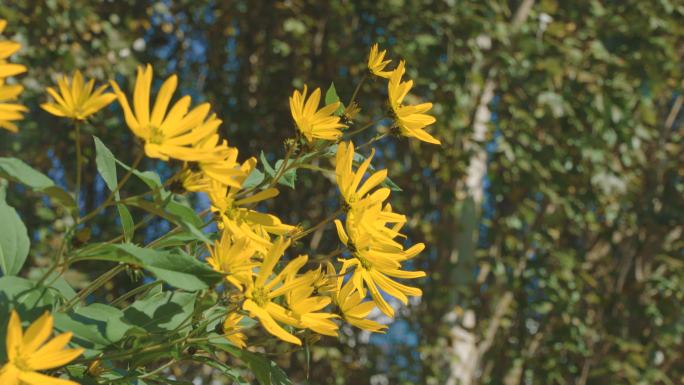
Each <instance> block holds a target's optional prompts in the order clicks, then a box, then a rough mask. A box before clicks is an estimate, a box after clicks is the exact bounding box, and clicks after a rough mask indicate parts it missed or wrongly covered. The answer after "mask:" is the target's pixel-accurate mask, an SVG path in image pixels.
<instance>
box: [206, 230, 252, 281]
mask: <svg viewBox="0 0 684 385" xmlns="http://www.w3.org/2000/svg"><path fill="white" fill-rule="evenodd" d="M207 249H209V254H210V256H209V257H208V258H207V263H208V264H209V265H210V266H211V267H212V268H213V269H214V270H216V271H218V272H220V273H223V274H226V280H227V281H228V282H230V283H231V284H233V285H234V286H235V287H237V288H238V289H242V284H241V283H240V282H244V281H248V280H249V279H250V277H251V276H252V268H254V267H255V266H256V265H257V263H256V262H254V261H253V260H252V257H253V256H254V253H255V250H254V248H253V247H252V246H251V245H250V243H249V241H248V240H247V239H246V238H242V239H238V240H237V241H233V239H232V237H231V234H230V233H229V232H228V231H223V233H222V234H221V239H220V240H217V241H215V242H214V246H213V247H212V246H210V245H207Z"/></svg>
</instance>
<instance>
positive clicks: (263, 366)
mask: <svg viewBox="0 0 684 385" xmlns="http://www.w3.org/2000/svg"><path fill="white" fill-rule="evenodd" d="M212 345H213V346H215V347H217V348H219V349H221V350H223V351H225V352H227V353H229V354H230V355H232V356H233V357H236V358H239V359H240V360H241V361H243V362H244V363H246V364H247V366H248V367H249V369H250V370H251V371H252V372H253V373H254V376H255V377H256V379H257V381H258V382H259V384H260V385H292V381H290V379H289V378H287V374H285V372H283V370H282V369H280V368H279V367H278V365H276V363H275V362H273V361H271V360H269V359H268V358H266V357H264V356H262V355H259V354H256V353H252V352H249V351H247V350H240V349H238V348H236V347H235V346H233V345H230V344H228V343H227V342H223V341H220V342H219V341H217V342H214V343H212Z"/></svg>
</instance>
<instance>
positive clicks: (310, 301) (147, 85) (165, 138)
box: [0, 22, 440, 385]
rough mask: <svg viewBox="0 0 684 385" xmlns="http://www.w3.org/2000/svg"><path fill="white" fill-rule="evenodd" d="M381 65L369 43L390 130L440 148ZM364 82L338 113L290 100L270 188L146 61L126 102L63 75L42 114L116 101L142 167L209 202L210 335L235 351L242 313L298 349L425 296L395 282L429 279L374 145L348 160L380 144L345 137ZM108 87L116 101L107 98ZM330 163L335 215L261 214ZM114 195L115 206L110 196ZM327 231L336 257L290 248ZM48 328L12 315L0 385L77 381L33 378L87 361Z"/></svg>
mask: <svg viewBox="0 0 684 385" xmlns="http://www.w3.org/2000/svg"><path fill="white" fill-rule="evenodd" d="M4 26H5V24H4V22H2V23H0V30H2V29H3V28H4ZM19 47H20V46H19V45H18V44H17V43H13V42H9V41H0V101H5V100H8V99H12V98H15V97H16V96H17V95H18V94H19V93H20V92H21V87H20V86H9V85H5V84H4V79H5V77H7V76H11V75H16V74H18V73H21V72H23V71H25V70H26V68H24V67H23V66H20V65H16V64H10V63H8V62H7V61H6V60H5V59H7V58H8V57H9V55H11V54H13V53H14V52H16V51H17V50H18V49H19ZM385 56H386V51H382V52H380V51H379V49H378V47H377V45H374V46H373V47H372V48H371V52H370V56H369V59H368V70H369V73H370V74H371V75H373V76H378V77H380V78H383V79H387V95H388V100H389V103H388V104H389V106H390V107H391V108H390V110H391V119H392V122H393V125H392V129H393V131H392V132H393V133H396V134H401V135H402V136H405V137H409V138H417V139H419V140H421V141H424V142H428V143H435V144H439V143H440V142H439V140H437V139H435V138H434V137H433V136H431V135H430V134H428V133H427V132H426V131H425V127H426V126H428V125H430V124H432V123H434V122H435V119H434V118H433V117H432V116H430V115H427V114H426V112H427V111H428V110H430V108H431V107H432V104H431V103H422V104H417V105H407V104H405V103H404V100H405V98H406V96H407V94H408V92H409V91H410V89H411V87H412V85H413V83H412V81H410V80H408V81H405V80H402V78H403V76H404V72H405V63H404V62H403V61H400V62H399V64H398V65H397V66H396V68H395V69H393V70H388V69H387V66H388V65H390V64H391V60H388V59H385ZM365 79H366V77H364V79H363V80H362V81H361V82H360V84H359V85H358V87H357V90H356V91H355V92H354V96H352V101H351V102H350V103H349V105H348V106H346V108H345V106H343V105H342V103H341V102H340V101H339V97H337V96H336V95H335V98H334V99H336V100H337V101H332V102H328V103H326V105H325V106H323V107H320V103H321V89H320V88H316V89H315V90H314V91H313V92H311V93H310V94H309V92H308V91H309V90H308V86H306V85H305V86H304V87H303V90H302V91H301V92H300V91H299V90H295V91H294V92H293V94H292V96H291V97H290V99H289V105H290V111H291V114H292V120H293V124H294V126H295V127H296V132H295V137H294V139H290V140H288V141H287V142H286V144H287V146H286V147H287V149H288V150H287V154H286V156H285V158H284V159H282V160H280V161H279V162H278V163H276V167H275V169H273V168H271V166H270V165H268V164H264V165H263V169H264V170H265V171H266V170H269V169H270V176H271V178H270V179H267V178H265V177H264V173H262V172H261V171H259V170H258V169H257V165H258V164H257V159H256V158H254V157H248V158H247V159H245V160H242V161H240V160H239V158H240V153H239V151H238V149H237V148H235V147H231V146H229V144H228V141H227V140H226V139H223V138H222V137H221V133H220V127H221V125H222V120H221V119H220V118H219V117H217V115H216V114H215V113H213V112H212V106H211V105H210V104H209V103H206V102H205V103H198V104H193V100H192V99H191V97H190V96H187V95H183V96H181V97H180V98H178V99H175V100H174V94H175V93H176V91H177V88H178V78H177V76H176V75H172V76H170V77H168V78H167V79H165V80H164V81H163V82H162V84H161V86H160V87H159V90H158V91H157V92H156V95H155V96H154V98H152V91H153V90H152V84H153V80H154V71H153V68H152V66H151V65H149V64H148V65H146V66H140V67H138V69H137V77H136V79H135V83H134V85H133V87H132V92H125V91H124V90H125V87H122V86H121V85H120V84H119V83H117V82H116V81H114V80H111V81H110V82H109V84H104V85H101V86H99V87H97V88H95V81H94V80H92V79H91V80H86V79H85V78H84V77H83V75H82V74H81V72H80V71H75V72H74V73H73V76H72V77H71V78H69V77H67V76H62V77H60V78H59V79H58V80H57V87H56V88H52V87H49V88H47V93H48V94H49V97H50V99H51V100H50V101H49V102H46V103H44V104H42V105H41V107H42V109H43V110H45V111H47V112H48V113H50V114H53V115H55V116H58V117H62V118H67V119H70V120H72V121H73V122H74V123H75V126H76V127H78V124H80V123H82V122H84V121H87V120H88V118H89V117H90V116H91V115H93V114H95V113H97V112H98V111H100V110H102V109H104V108H105V107H107V106H108V105H110V104H111V103H112V102H114V101H115V100H116V101H118V104H119V106H120V108H121V110H122V111H123V120H124V121H125V122H126V125H127V126H128V128H129V129H130V131H131V132H132V133H133V135H134V136H135V137H137V138H138V139H139V141H140V142H141V144H142V149H141V150H139V151H138V153H139V155H140V156H139V158H141V157H142V156H143V153H144V154H145V155H147V156H148V157H149V158H154V159H158V160H161V161H173V162H174V163H171V166H173V165H175V164H179V165H181V166H180V169H179V170H178V171H177V173H176V174H175V175H174V176H173V177H171V178H170V179H169V180H168V181H167V182H168V183H167V184H165V185H164V187H166V186H167V185H168V184H174V185H175V186H176V188H173V189H171V190H172V192H174V193H179V194H180V193H183V194H184V193H186V192H199V193H203V194H205V195H206V196H207V197H208V199H209V200H210V209H209V211H211V213H212V216H211V221H214V222H215V223H216V227H217V229H218V234H214V235H210V237H213V239H211V240H210V242H206V243H204V242H201V243H200V245H201V251H200V252H199V253H198V255H197V256H198V257H200V258H203V259H205V260H206V263H207V264H208V266H210V267H211V269H212V270H213V271H214V272H212V273H213V274H214V275H215V276H216V277H217V278H218V277H222V283H221V285H220V287H217V288H216V289H217V290H216V294H217V295H218V296H219V297H221V298H222V299H221V301H219V302H220V303H221V304H225V305H226V306H225V307H222V308H221V310H220V311H221V314H220V316H221V317H222V322H220V326H221V327H220V334H222V335H223V336H225V338H226V340H227V341H229V342H230V343H231V344H232V345H234V346H236V347H238V348H241V349H244V348H247V347H248V345H249V341H248V336H247V334H248V333H247V331H246V330H245V324H246V321H245V318H246V317H249V318H252V319H254V320H257V321H258V323H259V324H260V325H261V326H262V327H263V329H264V330H265V331H266V332H267V333H269V334H271V335H273V336H275V337H277V338H278V339H280V340H282V341H286V342H288V343H291V344H295V345H301V344H302V339H303V337H305V336H310V335H311V334H316V335H322V336H332V337H337V336H338V330H339V328H340V326H341V321H345V322H347V323H348V324H349V325H352V326H355V327H357V328H360V329H363V330H367V331H370V332H384V331H385V330H386V328H387V326H386V325H383V324H381V323H379V322H377V320H374V319H372V318H373V317H374V316H376V315H377V314H374V312H373V311H374V310H375V309H376V308H377V310H379V312H382V313H384V314H385V315H386V316H388V317H392V316H394V312H395V309H394V308H393V307H392V305H390V303H389V302H388V301H387V297H388V296H389V297H394V298H396V299H398V300H399V301H401V302H403V303H404V304H407V303H408V296H420V295H421V290H420V289H418V288H416V287H412V286H407V285H406V284H404V283H401V282H400V280H404V279H415V278H419V277H424V276H425V273H424V272H422V271H411V270H408V269H407V268H408V267H409V266H408V263H409V262H408V261H409V260H411V259H412V258H414V257H416V256H417V255H418V254H419V253H420V252H421V251H422V250H423V249H424V247H425V246H424V245H423V244H422V243H418V244H414V245H411V246H408V245H406V243H407V242H408V241H407V236H406V235H405V234H403V233H402V232H401V229H402V227H403V226H404V225H405V224H406V222H407V218H406V216H405V215H403V214H399V213H396V212H394V211H393V208H392V206H391V204H390V203H389V202H388V199H389V197H390V195H391V189H390V188H389V187H388V186H389V185H388V184H387V174H388V173H387V170H384V169H383V170H375V169H374V168H373V166H372V164H371V162H372V161H373V158H374V156H375V149H371V151H370V154H369V156H368V157H364V156H363V155H362V154H360V153H359V152H357V151H358V150H359V149H360V148H362V147H365V146H368V145H370V144H372V143H373V142H374V141H376V140H371V141H370V142H367V143H365V144H363V145H360V146H358V147H355V145H354V143H353V137H354V135H355V134H356V133H358V132H360V131H362V130H363V129H356V130H354V131H352V132H349V131H347V129H348V128H349V127H350V126H352V125H355V124H356V123H355V122H354V116H355V115H356V114H357V113H358V112H359V111H360V106H359V103H358V102H357V101H356V100H354V99H355V97H356V95H357V92H358V91H359V90H360V89H361V86H362V85H363V82H364V80H365ZM110 87H111V90H112V92H108V88H110ZM331 89H332V90H333V92H335V93H336V91H335V90H334V88H332V87H331ZM329 92H330V91H329ZM152 99H153V100H152ZM326 100H328V96H327V95H326ZM129 101H130V102H129ZM319 107H320V108H319ZM24 111H26V109H25V108H24V107H23V106H20V105H17V104H0V126H2V127H5V128H8V129H10V130H12V131H16V126H15V125H14V124H13V123H12V121H16V120H18V119H21V113H22V112H24ZM371 125H372V124H371ZM367 127H370V125H367ZM332 155H334V175H335V182H336V185H337V188H338V189H339V193H340V194H339V195H340V208H339V210H337V211H336V213H335V215H333V216H332V217H330V218H327V219H324V220H323V221H321V222H320V223H318V224H316V225H314V226H311V227H310V228H308V229H306V228H302V227H300V226H295V225H290V224H287V223H285V222H284V221H283V220H281V219H280V218H279V217H278V216H277V215H274V214H273V213H269V212H266V210H264V207H266V203H267V201H269V200H271V199H273V198H275V197H277V196H278V194H279V190H278V189H277V188H276V186H277V185H278V184H279V182H280V179H281V178H283V177H284V176H285V175H286V174H288V173H291V172H294V171H295V170H296V169H297V168H298V167H300V166H303V165H304V162H305V161H310V160H312V159H318V158H323V157H326V156H330V157H332ZM79 156H80V153H79ZM262 159H263V158H262ZM309 166H311V165H309ZM302 168H304V167H302ZM310 169H313V170H316V169H317V168H315V167H311V168H310ZM318 169H320V168H318ZM321 170H322V169H321ZM323 171H328V170H323ZM259 175H261V178H260V179H259V178H258V176H259ZM255 176H256V177H257V178H254V177H255ZM255 180H256V182H255ZM124 181H125V180H124ZM77 186H78V183H77ZM119 187H121V186H119ZM117 188H118V187H117ZM77 191H78V188H77ZM114 193H116V197H117V199H119V198H118V196H119V195H118V193H119V192H118V191H115V192H113V194H114ZM117 204H120V203H117ZM77 215H78V214H77ZM77 219H79V218H78V217H77ZM331 223H334V225H335V227H336V230H337V236H338V237H339V239H340V241H341V242H342V244H343V247H342V248H337V250H336V251H334V252H332V253H331V254H330V255H329V256H327V258H324V260H322V261H321V259H320V258H315V259H313V260H312V259H310V258H309V256H308V255H306V254H301V255H298V254H299V253H295V252H294V251H293V250H294V249H295V247H294V245H295V244H296V241H297V240H299V239H301V238H303V237H305V236H306V235H308V234H310V233H312V232H313V231H316V230H323V229H324V228H325V226H326V225H329V224H331ZM201 239H202V240H203V241H204V240H206V239H207V238H201ZM202 243H204V244H202ZM295 255H296V256H295ZM335 256H339V258H338V259H335V258H334V257H335ZM325 259H327V260H325ZM319 261H320V262H319ZM336 265H337V266H336ZM214 283H215V281H214ZM212 284H213V283H212ZM217 303H218V302H217ZM51 330H52V316H51V315H50V314H48V313H46V314H45V315H44V316H43V317H41V318H39V319H38V320H37V321H35V323H34V324H33V325H31V326H30V327H29V328H28V330H27V331H26V333H25V334H23V335H22V330H21V322H20V320H19V316H18V315H17V314H16V313H12V315H11V319H10V321H9V326H8V337H7V352H8V363H7V364H5V366H3V367H2V369H1V370H0V383H2V384H13V385H19V384H31V385H37V384H39V383H40V384H55V385H56V384H63V385H71V384H73V383H72V382H70V381H66V380H61V379H57V378H53V377H48V376H45V375H43V374H39V373H37V372H36V371H40V370H45V369H51V368H56V367H59V366H63V365H65V364H67V363H69V362H71V361H73V360H74V359H75V358H76V357H77V356H79V355H80V354H81V353H82V352H83V350H82V349H64V348H65V346H66V345H67V344H68V343H69V341H70V338H71V334H70V333H65V334H62V335H59V336H58V337H56V338H55V339H54V340H52V341H51V342H48V343H47V344H45V345H43V344H44V343H45V341H46V340H47V338H48V337H49V334H50V333H51Z"/></svg>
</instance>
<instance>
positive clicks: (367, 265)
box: [354, 253, 373, 270]
mask: <svg viewBox="0 0 684 385" xmlns="http://www.w3.org/2000/svg"><path fill="white" fill-rule="evenodd" d="M354 257H356V259H358V260H359V263H361V267H362V268H363V269H364V270H370V269H371V267H373V265H372V264H371V263H370V262H368V260H367V259H366V258H364V257H362V256H361V255H359V253H355V254H354Z"/></svg>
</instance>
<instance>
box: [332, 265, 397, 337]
mask: <svg viewBox="0 0 684 385" xmlns="http://www.w3.org/2000/svg"><path fill="white" fill-rule="evenodd" d="M345 273H346V271H345V270H342V271H340V274H339V277H338V278H337V290H336V292H335V294H334V297H333V301H334V302H335V304H336V305H337V307H338V308H339V309H340V313H342V317H343V318H344V320H345V321H346V322H348V323H349V324H350V325H353V326H356V327H357V328H359V329H362V330H368V331H369V332H373V333H384V332H385V330H386V329H387V326H385V325H382V324H380V323H378V322H375V321H372V320H369V319H366V318H367V317H368V315H369V314H370V312H371V311H372V310H373V308H375V303H374V302H373V301H364V300H363V298H364V296H362V295H361V294H360V293H359V291H358V290H356V289H355V288H354V284H353V283H352V281H351V280H349V281H347V283H344V277H345Z"/></svg>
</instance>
